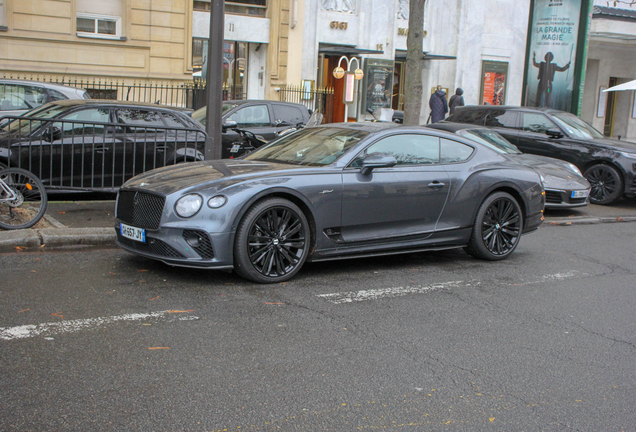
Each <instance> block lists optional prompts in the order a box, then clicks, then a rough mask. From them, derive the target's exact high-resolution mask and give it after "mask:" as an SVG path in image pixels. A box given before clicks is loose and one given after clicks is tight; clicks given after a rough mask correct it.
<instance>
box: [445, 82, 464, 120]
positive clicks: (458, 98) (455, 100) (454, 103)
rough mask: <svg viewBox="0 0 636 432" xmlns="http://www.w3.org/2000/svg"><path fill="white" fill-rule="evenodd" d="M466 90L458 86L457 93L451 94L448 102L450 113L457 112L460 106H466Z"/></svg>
mask: <svg viewBox="0 0 636 432" xmlns="http://www.w3.org/2000/svg"><path fill="white" fill-rule="evenodd" d="M463 94H464V90H462V89H461V88H459V87H457V90H455V94H454V95H452V96H451V98H450V101H449V102H448V107H449V108H450V113H451V114H453V113H454V112H455V108H457V107H458V106H464V96H462V95H463Z"/></svg>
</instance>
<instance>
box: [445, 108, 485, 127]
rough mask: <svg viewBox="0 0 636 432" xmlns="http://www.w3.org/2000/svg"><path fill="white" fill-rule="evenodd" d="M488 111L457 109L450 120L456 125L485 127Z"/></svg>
mask: <svg viewBox="0 0 636 432" xmlns="http://www.w3.org/2000/svg"><path fill="white" fill-rule="evenodd" d="M486 114H487V111H486V110H483V109H466V108H463V109H462V108H457V109H456V110H455V113H454V114H453V115H451V116H450V117H449V118H448V120H449V121H452V122H456V123H468V124H478V125H483V124H484V120H485V118H486Z"/></svg>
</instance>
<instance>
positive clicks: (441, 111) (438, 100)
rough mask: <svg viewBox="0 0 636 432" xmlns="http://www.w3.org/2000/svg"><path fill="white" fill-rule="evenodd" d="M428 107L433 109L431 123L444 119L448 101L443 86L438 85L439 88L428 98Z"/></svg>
mask: <svg viewBox="0 0 636 432" xmlns="http://www.w3.org/2000/svg"><path fill="white" fill-rule="evenodd" d="M428 107H429V108H430V109H431V123H439V122H440V121H442V120H444V117H446V113H447V112H448V103H447V102H446V92H445V91H444V90H442V86H439V85H438V86H437V90H435V93H433V94H432V95H431V98H430V99H429V100H428Z"/></svg>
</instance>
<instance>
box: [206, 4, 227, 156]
mask: <svg viewBox="0 0 636 432" xmlns="http://www.w3.org/2000/svg"><path fill="white" fill-rule="evenodd" d="M224 30H225V0H212V2H211V5H210V39H209V40H208V75H207V77H206V93H207V95H208V104H207V107H208V108H207V113H206V118H205V120H206V127H205V130H206V132H207V133H208V141H207V142H206V145H205V160H213V159H221V137H222V127H223V126H222V124H221V109H222V108H223V38H224Z"/></svg>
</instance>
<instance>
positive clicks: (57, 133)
mask: <svg viewBox="0 0 636 432" xmlns="http://www.w3.org/2000/svg"><path fill="white" fill-rule="evenodd" d="M42 138H44V140H45V141H48V142H53V141H57V140H59V139H60V138H62V129H60V128H59V127H57V126H50V127H48V128H47V129H46V130H45V131H44V133H43V134H42Z"/></svg>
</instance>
